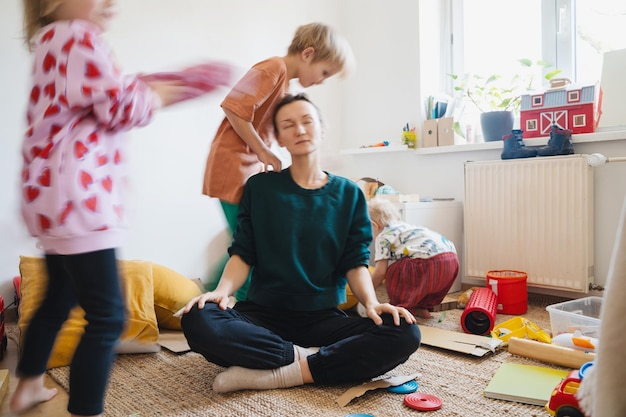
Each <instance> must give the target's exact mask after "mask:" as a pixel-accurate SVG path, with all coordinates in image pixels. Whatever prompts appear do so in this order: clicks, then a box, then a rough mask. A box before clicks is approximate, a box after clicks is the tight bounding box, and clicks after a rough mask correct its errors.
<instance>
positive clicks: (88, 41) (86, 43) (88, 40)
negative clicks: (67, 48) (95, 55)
mask: <svg viewBox="0 0 626 417" xmlns="http://www.w3.org/2000/svg"><path fill="white" fill-rule="evenodd" d="M78 44H79V45H80V46H84V47H85V48H89V49H92V50H93V42H91V34H89V33H85V36H83V40H81V41H80V42H79V43H78Z"/></svg>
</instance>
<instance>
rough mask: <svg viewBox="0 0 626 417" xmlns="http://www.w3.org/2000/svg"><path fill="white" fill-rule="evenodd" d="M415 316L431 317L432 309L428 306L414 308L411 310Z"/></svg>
mask: <svg viewBox="0 0 626 417" xmlns="http://www.w3.org/2000/svg"><path fill="white" fill-rule="evenodd" d="M411 312H412V313H413V315H414V316H415V317H419V318H422V319H431V318H432V317H433V316H431V315H430V311H428V309H427V308H414V309H412V311H411Z"/></svg>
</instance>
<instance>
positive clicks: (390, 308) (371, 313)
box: [367, 303, 417, 326]
mask: <svg viewBox="0 0 626 417" xmlns="http://www.w3.org/2000/svg"><path fill="white" fill-rule="evenodd" d="M381 314H391V316H392V317H393V324H395V325H396V326H399V325H400V318H401V317H402V318H403V319H404V320H405V321H406V322H407V323H409V324H413V323H416V322H417V321H416V320H415V316H413V314H411V312H410V311H409V310H407V309H406V308H403V307H396V306H394V305H392V304H389V303H382V304H376V305H374V306H371V307H370V308H368V309H367V316H368V317H369V318H371V319H372V321H374V323H376V324H382V323H383V319H382V318H381V317H380V316H381Z"/></svg>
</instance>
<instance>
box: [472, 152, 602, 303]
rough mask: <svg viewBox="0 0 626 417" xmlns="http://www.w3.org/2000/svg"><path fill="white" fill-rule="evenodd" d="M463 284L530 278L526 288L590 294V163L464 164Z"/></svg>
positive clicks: (573, 159)
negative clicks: (493, 275)
mask: <svg viewBox="0 0 626 417" xmlns="http://www.w3.org/2000/svg"><path fill="white" fill-rule="evenodd" d="M464 227H465V245H464V248H465V276H466V277H467V278H469V279H472V280H480V279H484V280H486V275H487V272H488V271H489V270H498V269H514V270H519V271H523V272H526V273H527V274H528V280H527V283H528V285H529V286H534V287H539V288H549V289H555V290H566V291H573V292H581V293H586V292H588V288H589V283H590V282H593V278H594V277H593V274H594V270H593V269H594V268H593V262H594V261H593V169H592V168H591V167H590V166H588V164H587V155H568V156H556V157H535V158H526V159H512V160H501V161H486V162H466V163H465V204H464Z"/></svg>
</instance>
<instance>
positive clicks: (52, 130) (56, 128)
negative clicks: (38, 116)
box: [50, 124, 63, 136]
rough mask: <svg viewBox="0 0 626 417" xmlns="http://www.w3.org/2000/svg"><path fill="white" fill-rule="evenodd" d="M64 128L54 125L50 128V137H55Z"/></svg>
mask: <svg viewBox="0 0 626 417" xmlns="http://www.w3.org/2000/svg"><path fill="white" fill-rule="evenodd" d="M62 128H63V127H61V125H57V124H53V125H52V126H50V136H54V135H56V134H57V133H59V132H60V131H61V129H62Z"/></svg>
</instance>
